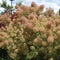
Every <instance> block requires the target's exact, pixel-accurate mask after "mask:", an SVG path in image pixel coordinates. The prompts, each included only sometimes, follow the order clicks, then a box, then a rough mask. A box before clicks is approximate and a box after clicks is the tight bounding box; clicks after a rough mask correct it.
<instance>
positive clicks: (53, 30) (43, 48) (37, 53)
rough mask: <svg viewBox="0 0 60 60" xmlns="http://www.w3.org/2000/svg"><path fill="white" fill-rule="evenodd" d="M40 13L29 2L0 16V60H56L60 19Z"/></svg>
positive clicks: (59, 57) (59, 50) (40, 8)
mask: <svg viewBox="0 0 60 60" xmlns="http://www.w3.org/2000/svg"><path fill="white" fill-rule="evenodd" d="M43 9H44V5H40V6H37V5H36V4H35V3H34V2H32V4H31V6H25V5H16V12H15V13H13V14H12V16H11V15H10V14H7V13H5V14H3V15H0V48H1V50H6V51H5V52H7V53H6V54H3V55H5V57H6V58H4V57H0V58H1V59H0V60H60V16H59V15H56V14H55V13H54V11H53V9H51V8H48V9H47V10H46V11H45V12H43ZM2 53H3V52H2ZM0 54H1V53H0ZM3 55H2V56H3Z"/></svg>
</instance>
